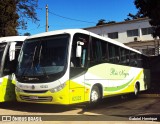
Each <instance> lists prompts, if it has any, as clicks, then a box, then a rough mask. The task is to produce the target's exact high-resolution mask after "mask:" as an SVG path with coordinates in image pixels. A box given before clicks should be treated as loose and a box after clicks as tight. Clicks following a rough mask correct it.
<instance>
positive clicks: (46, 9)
mask: <svg viewBox="0 0 160 124" xmlns="http://www.w3.org/2000/svg"><path fill="white" fill-rule="evenodd" d="M46 32H48V5H46Z"/></svg>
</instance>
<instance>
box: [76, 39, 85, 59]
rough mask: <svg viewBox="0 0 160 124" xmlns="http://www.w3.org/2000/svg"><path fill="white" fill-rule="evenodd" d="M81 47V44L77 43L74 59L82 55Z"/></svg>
mask: <svg viewBox="0 0 160 124" xmlns="http://www.w3.org/2000/svg"><path fill="white" fill-rule="evenodd" d="M83 45H84V43H83V42H81V41H77V49H76V57H81V55H82V46H83Z"/></svg>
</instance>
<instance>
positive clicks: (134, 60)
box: [129, 52, 138, 67]
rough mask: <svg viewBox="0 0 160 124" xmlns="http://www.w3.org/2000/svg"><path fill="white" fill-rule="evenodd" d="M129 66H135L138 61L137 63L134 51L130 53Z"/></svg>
mask: <svg viewBox="0 0 160 124" xmlns="http://www.w3.org/2000/svg"><path fill="white" fill-rule="evenodd" d="M129 65H131V66H134V67H137V66H138V63H137V54H136V53H134V52H131V53H130V64H129Z"/></svg>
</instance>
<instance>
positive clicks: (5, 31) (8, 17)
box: [0, 0, 19, 37]
mask: <svg viewBox="0 0 160 124" xmlns="http://www.w3.org/2000/svg"><path fill="white" fill-rule="evenodd" d="M18 18H19V16H18V14H17V13H16V4H15V1H14V0H1V1H0V37H2V36H10V35H17V33H18V32H17V30H16V27H17V26H18V21H17V20H18Z"/></svg>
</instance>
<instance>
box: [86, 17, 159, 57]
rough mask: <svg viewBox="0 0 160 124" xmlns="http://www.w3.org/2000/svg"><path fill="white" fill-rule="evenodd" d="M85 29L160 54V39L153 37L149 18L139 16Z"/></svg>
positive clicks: (149, 53) (141, 49)
mask: <svg viewBox="0 0 160 124" xmlns="http://www.w3.org/2000/svg"><path fill="white" fill-rule="evenodd" d="M85 30H88V31H91V32H93V33H96V34H99V35H101V36H104V37H109V38H112V39H115V40H117V41H119V42H121V43H124V44H125V45H127V46H129V47H132V48H134V49H137V50H139V51H141V52H142V53H144V54H146V55H157V54H159V40H158V39H154V38H153V37H152V31H153V30H152V27H151V25H150V24H149V19H148V18H139V19H135V20H129V21H124V22H118V23H109V24H104V25H99V26H94V27H88V28H85Z"/></svg>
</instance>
